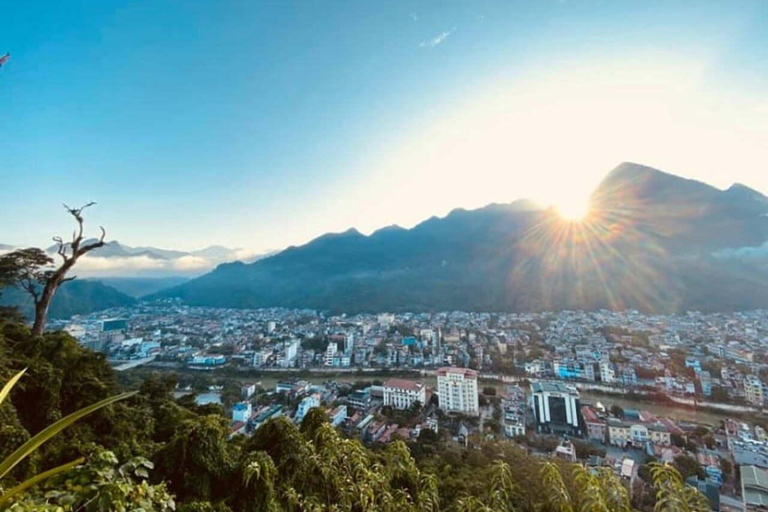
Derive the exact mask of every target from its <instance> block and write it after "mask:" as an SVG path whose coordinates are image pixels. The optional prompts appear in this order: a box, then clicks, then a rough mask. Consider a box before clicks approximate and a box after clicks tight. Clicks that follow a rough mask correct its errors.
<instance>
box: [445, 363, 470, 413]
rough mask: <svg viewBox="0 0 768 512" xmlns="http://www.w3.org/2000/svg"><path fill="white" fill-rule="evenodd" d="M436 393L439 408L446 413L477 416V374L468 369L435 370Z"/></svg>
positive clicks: (447, 368)
mask: <svg viewBox="0 0 768 512" xmlns="http://www.w3.org/2000/svg"><path fill="white" fill-rule="evenodd" d="M437 392H438V395H439V396H440V408H441V409H442V410H444V411H448V412H461V413H464V414H477V413H478V412H479V407H480V406H479V404H478V397H477V372H476V371H475V370H470V369H469V368H449V367H445V368H440V369H439V370H437Z"/></svg>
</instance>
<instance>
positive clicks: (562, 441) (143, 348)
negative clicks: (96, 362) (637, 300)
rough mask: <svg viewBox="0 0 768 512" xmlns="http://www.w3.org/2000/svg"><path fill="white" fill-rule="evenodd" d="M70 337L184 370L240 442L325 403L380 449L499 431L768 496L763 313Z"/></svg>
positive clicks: (165, 323)
mask: <svg viewBox="0 0 768 512" xmlns="http://www.w3.org/2000/svg"><path fill="white" fill-rule="evenodd" d="M55 325H56V326H57V327H58V328H62V329H64V330H65V331H66V332H68V333H70V334H71V335H72V336H74V337H76V338H77V339H78V340H79V341H80V343H82V344H83V345H84V346H87V347H88V348H90V349H92V350H96V351H99V352H102V353H104V354H106V355H107V356H108V358H109V360H110V361H111V364H113V366H114V367H115V369H116V370H117V371H118V372H120V373H126V374H130V373H131V372H147V371H151V372H178V375H179V380H180V383H179V385H178V386H177V391H176V394H177V396H179V397H182V396H185V395H189V396H194V397H195V401H196V403H197V404H198V405H200V406H205V405H207V404H216V405H219V406H222V407H225V408H226V411H227V414H228V416H229V417H230V420H231V421H230V435H231V436H235V435H245V436H249V435H252V434H253V432H255V431H256V430H257V429H258V428H259V427H260V426H261V425H263V424H264V423H265V422H266V421H268V420H269V419H272V418H275V417H279V416H285V417H288V418H289V419H290V420H291V421H293V422H295V423H297V424H300V423H301V422H302V420H303V419H304V417H305V416H306V415H307V413H308V412H309V411H310V410H311V409H313V408H322V409H324V410H326V411H327V413H328V416H329V418H330V421H331V424H332V425H333V426H335V427H337V428H339V429H342V430H343V431H344V432H346V434H347V435H352V436H355V437H358V438H360V439H361V440H362V441H364V442H365V443H367V444H377V443H388V442H390V441H392V440H393V439H410V440H417V439H421V438H422V437H421V435H422V432H423V431H424V430H430V431H432V432H433V433H434V434H441V435H444V436H449V438H451V439H453V440H454V441H455V442H458V443H467V442H468V440H470V439H472V438H477V436H481V437H482V436H497V437H499V438H507V439H512V440H514V441H516V442H519V443H521V444H523V445H525V446H528V447H529V449H530V450H532V451H534V452H541V453H544V454H550V453H551V454H554V455H555V456H556V457H559V458H564V459H566V460H569V461H572V462H575V461H577V460H582V461H583V462H585V463H587V464H591V465H598V466H608V467H611V468H613V469H614V470H615V471H616V474H617V475H620V476H621V477H622V478H626V479H628V481H629V482H630V486H631V485H634V482H635V481H636V480H637V479H638V478H639V476H638V471H640V472H641V473H642V471H643V470H642V469H640V468H642V467H643V464H644V463H645V462H646V461H647V459H648V458H650V457H652V458H653V459H654V460H660V461H663V462H669V463H672V462H674V461H675V460H676V458H678V457H683V458H685V460H686V461H690V464H692V465H693V467H694V468H695V471H694V474H695V475H696V476H694V477H693V478H694V480H695V483H696V485H697V486H698V487H699V488H700V490H702V492H704V493H705V494H706V495H707V497H708V498H709V499H710V501H712V500H715V501H716V503H717V507H719V508H718V509H720V510H741V508H742V507H743V506H744V502H742V501H740V500H746V502H747V503H749V500H751V499H753V497H754V496H761V494H760V493H761V492H762V490H761V489H760V488H759V487H760V486H759V485H757V484H750V483H749V481H748V480H747V479H746V478H745V477H744V475H746V474H747V472H751V473H750V474H754V475H755V478H757V479H758V481H759V479H760V478H762V475H765V474H766V471H768V434H767V433H766V430H765V428H766V426H768V418H767V417H766V415H765V412H764V409H763V406H764V396H765V389H764V381H765V376H766V372H768V348H767V347H766V340H768V312H766V311H759V310H758V311H751V312H734V313H717V314H703V313H698V312H689V313H687V314H684V315H646V314H642V313H639V312H637V311H625V312H617V311H607V310H602V311H592V312H584V311H560V312H551V313H537V314H504V313H473V312H442V313H397V314H393V313H380V314H356V315H327V314H322V313H319V312H316V311H313V310H290V309H282V308H271V309H261V310H237V309H219V308H206V307H190V306H185V305H183V304H182V303H180V301H178V300H164V301H157V302H154V303H141V304H140V305H137V306H134V307H129V308H116V309H111V310H107V311H103V312H99V313H94V314H90V315H82V316H76V317H73V318H72V319H70V320H67V321H57V322H56V323H55ZM237 386H239V387H237ZM233 387H234V388H235V389H227V390H225V388H233ZM735 467H738V468H740V472H741V473H740V474H741V475H742V477H741V482H739V481H738V479H737V478H736V474H735V473H734V469H733V468H735ZM692 476H693V475H692ZM752 487H754V488H755V489H756V490H753V489H752ZM755 499H757V498H755ZM713 506H714V505H713Z"/></svg>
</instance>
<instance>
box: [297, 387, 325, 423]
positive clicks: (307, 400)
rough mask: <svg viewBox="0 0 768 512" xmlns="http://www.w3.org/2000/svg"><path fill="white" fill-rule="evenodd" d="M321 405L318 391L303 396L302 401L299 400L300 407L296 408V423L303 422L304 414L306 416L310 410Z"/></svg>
mask: <svg viewBox="0 0 768 512" xmlns="http://www.w3.org/2000/svg"><path fill="white" fill-rule="evenodd" d="M319 406H320V395H319V394H317V393H312V394H311V395H309V396H305V397H304V398H302V399H301V402H299V407H298V408H297V409H296V423H301V421H302V420H303V419H304V416H306V415H307V413H308V412H309V411H310V410H312V409H314V408H315V407H319Z"/></svg>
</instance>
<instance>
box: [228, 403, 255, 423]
mask: <svg viewBox="0 0 768 512" xmlns="http://www.w3.org/2000/svg"><path fill="white" fill-rule="evenodd" d="M251 414H253V408H252V406H251V403H250V402H239V403H236V404H235V406H234V407H233V408H232V421H242V422H243V423H246V422H247V421H248V420H249V419H250V418H251Z"/></svg>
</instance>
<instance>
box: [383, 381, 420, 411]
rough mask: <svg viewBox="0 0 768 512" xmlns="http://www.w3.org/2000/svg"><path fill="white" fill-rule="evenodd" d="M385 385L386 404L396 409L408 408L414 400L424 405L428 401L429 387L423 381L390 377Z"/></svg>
mask: <svg viewBox="0 0 768 512" xmlns="http://www.w3.org/2000/svg"><path fill="white" fill-rule="evenodd" d="M383 387H384V405H388V406H390V407H394V408H395V409H408V408H409V407H411V406H412V405H413V403H414V402H419V403H420V404H421V405H424V404H425V403H426V401H427V388H426V387H425V386H424V384H422V383H421V382H414V381H412V380H405V379H389V380H388V381H386V382H385V383H384V386H383Z"/></svg>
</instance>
